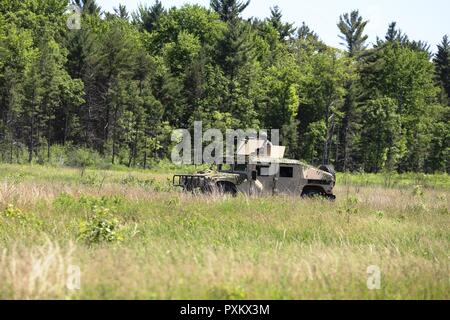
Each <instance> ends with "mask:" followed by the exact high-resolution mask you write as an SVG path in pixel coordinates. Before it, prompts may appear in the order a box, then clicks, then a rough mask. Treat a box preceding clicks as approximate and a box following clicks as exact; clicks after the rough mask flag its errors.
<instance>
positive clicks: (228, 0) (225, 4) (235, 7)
mask: <svg viewBox="0 0 450 320" xmlns="http://www.w3.org/2000/svg"><path fill="white" fill-rule="evenodd" d="M249 4H250V0H247V1H239V0H211V8H212V9H213V10H214V11H216V12H217V13H218V14H219V16H220V19H221V20H222V21H225V22H229V21H232V20H236V19H238V18H239V15H240V14H241V13H242V12H243V11H244V10H245V9H246V8H247V7H248V6H249Z"/></svg>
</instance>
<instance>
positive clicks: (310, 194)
mask: <svg viewBox="0 0 450 320" xmlns="http://www.w3.org/2000/svg"><path fill="white" fill-rule="evenodd" d="M323 196H324V194H323V192H321V191H319V190H314V189H308V190H305V191H303V193H302V198H305V199H312V198H317V197H323Z"/></svg>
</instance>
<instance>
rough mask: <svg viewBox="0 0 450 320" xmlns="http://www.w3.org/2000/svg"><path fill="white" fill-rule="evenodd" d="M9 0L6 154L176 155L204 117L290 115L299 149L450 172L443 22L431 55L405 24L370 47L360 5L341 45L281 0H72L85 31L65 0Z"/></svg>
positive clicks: (366, 164) (263, 120) (4, 57)
mask: <svg viewBox="0 0 450 320" xmlns="http://www.w3.org/2000/svg"><path fill="white" fill-rule="evenodd" d="M0 3H1V5H0V161H2V162H9V163H25V162H30V163H35V164H36V163H37V164H47V163H48V164H52V165H56V166H62V165H69V166H74V167H80V168H83V172H84V168H87V167H102V168H111V167H113V166H116V165H117V166H127V167H141V168H149V167H151V166H153V165H154V164H155V163H159V162H161V161H164V160H167V159H168V158H169V157H170V151H171V147H172V146H173V143H172V142H171V141H170V136H171V132H172V130H173V129H178V128H186V129H191V128H192V125H193V123H194V122H195V121H203V122H204V128H205V129H206V128H218V129H220V130H222V131H225V130H226V129H236V128H241V129H247V128H254V129H259V128H265V129H281V134H282V143H283V144H285V145H286V146H287V151H288V152H287V153H288V155H289V156H290V157H294V158H302V159H305V160H307V161H310V162H314V163H326V164H333V165H335V166H336V167H337V168H338V169H339V170H341V171H346V170H364V171H370V172H381V171H392V170H397V171H400V172H406V171H407V172H409V171H419V172H447V171H448V170H449V166H450V163H449V159H450V157H449V154H450V146H449V141H450V138H449V132H450V131H449V115H450V112H449V101H450V99H449V95H450V93H449V92H450V90H449V88H450V87H449V77H448V74H449V72H448V71H449V42H448V37H446V36H444V38H443V40H442V43H441V44H439V46H438V48H437V49H438V50H437V53H436V55H435V56H434V57H433V59H432V60H433V61H430V50H429V46H428V45H427V43H426V42H423V41H416V40H411V39H409V38H408V36H407V35H406V34H404V33H403V32H402V31H401V30H400V29H398V28H397V25H396V23H391V24H390V25H389V29H388V31H387V34H386V37H385V39H383V40H381V39H379V40H378V41H377V43H376V44H375V45H374V48H372V49H368V48H367V44H366V42H367V39H368V36H367V35H366V34H365V32H366V27H367V25H368V22H367V21H366V20H365V19H364V17H362V16H361V15H360V13H359V12H358V11H357V10H355V11H352V12H350V13H345V14H343V15H341V16H340V19H339V22H338V25H337V27H338V30H339V31H340V32H341V39H342V40H343V41H344V45H345V46H346V52H343V51H341V50H338V49H335V48H332V47H330V46H328V45H326V44H325V43H323V42H322V41H321V40H320V37H319V35H318V34H317V33H315V32H314V30H312V29H311V28H309V27H308V26H307V25H306V24H305V23H303V24H302V25H301V26H300V27H299V28H298V29H297V30H296V29H295V28H294V25H293V24H291V23H287V22H285V21H284V19H283V14H282V13H281V10H280V8H279V7H277V6H275V7H273V8H271V14H270V17H267V18H266V19H261V20H260V19H256V18H252V19H244V18H242V13H243V12H244V10H245V9H246V8H247V7H248V5H249V3H250V1H238V0H213V1H211V8H205V7H202V6H200V5H190V4H186V5H183V6H180V7H172V8H164V6H163V3H162V2H161V1H155V2H154V3H152V4H150V5H139V6H138V9H137V11H136V12H133V13H130V12H129V10H128V9H127V8H126V7H125V6H124V5H119V6H118V7H117V8H114V10H113V11H114V12H103V11H102V8H101V7H100V6H99V5H98V3H97V2H96V1H94V0H86V1H84V0H76V1H73V3H75V4H77V5H79V6H80V7H81V8H82V11H83V12H82V29H81V30H70V29H68V28H67V26H66V22H67V21H66V20H67V18H68V15H67V12H66V5H67V1H64V0H52V1H46V2H45V3H41V2H39V1H37V0H26V1H18V0H11V1H1V2H0ZM103 13H104V14H103ZM90 178H91V177H90V176H87V177H85V183H86V184H88V185H91V186H97V187H101V185H102V184H101V183H97V179H92V181H90ZM158 187H161V188H162V189H165V188H166V186H165V185H164V186H158Z"/></svg>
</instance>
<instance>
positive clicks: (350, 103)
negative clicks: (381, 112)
mask: <svg viewBox="0 0 450 320" xmlns="http://www.w3.org/2000/svg"><path fill="white" fill-rule="evenodd" d="M367 23H368V21H364V20H363V18H362V17H361V16H360V15H359V12H358V11H357V10H355V11H352V12H351V13H350V14H348V13H345V14H344V15H342V16H341V17H340V21H339V23H338V28H339V30H340V31H341V33H342V35H341V36H340V38H341V39H343V40H345V43H344V45H346V47H347V53H348V56H349V57H350V58H353V59H356V61H358V59H359V58H360V57H361V54H362V53H363V51H364V50H365V49H366V41H367V39H368V36H367V35H365V34H364V29H365V27H366V25H367ZM346 91H347V95H346V97H345V102H344V105H343V108H342V113H343V118H342V123H341V124H340V132H339V153H338V155H337V156H338V169H340V170H343V171H345V170H347V169H349V166H350V154H351V149H350V148H351V145H352V137H351V135H352V126H353V125H354V124H355V120H356V119H355V114H356V106H357V100H358V96H359V94H358V88H357V84H356V83H355V82H354V81H349V82H348V83H347V85H346Z"/></svg>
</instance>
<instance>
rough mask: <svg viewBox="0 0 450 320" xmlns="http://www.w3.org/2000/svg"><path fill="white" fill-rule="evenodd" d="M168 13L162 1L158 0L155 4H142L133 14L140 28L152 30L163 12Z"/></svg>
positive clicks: (133, 18) (134, 22)
mask: <svg viewBox="0 0 450 320" xmlns="http://www.w3.org/2000/svg"><path fill="white" fill-rule="evenodd" d="M165 13H166V10H165V9H164V6H163V4H162V3H161V1H159V0H156V1H155V4H154V5H152V6H150V7H148V6H145V5H142V4H140V5H139V6H138V9H137V11H136V12H133V13H132V14H131V17H132V20H133V24H135V25H137V26H139V28H140V30H145V31H147V32H151V31H153V30H154V29H155V26H156V24H157V23H158V21H159V19H160V18H161V16H162V15H163V14H165Z"/></svg>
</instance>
